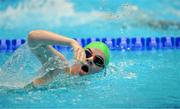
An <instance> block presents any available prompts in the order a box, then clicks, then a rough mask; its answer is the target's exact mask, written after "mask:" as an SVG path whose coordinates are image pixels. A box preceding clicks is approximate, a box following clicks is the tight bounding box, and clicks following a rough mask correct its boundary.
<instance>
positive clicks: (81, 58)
mask: <svg viewBox="0 0 180 109" xmlns="http://www.w3.org/2000/svg"><path fill="white" fill-rule="evenodd" d="M75 57H76V59H77V60H78V61H80V62H83V63H84V62H85V52H84V49H83V48H78V49H77V50H76V51H75Z"/></svg>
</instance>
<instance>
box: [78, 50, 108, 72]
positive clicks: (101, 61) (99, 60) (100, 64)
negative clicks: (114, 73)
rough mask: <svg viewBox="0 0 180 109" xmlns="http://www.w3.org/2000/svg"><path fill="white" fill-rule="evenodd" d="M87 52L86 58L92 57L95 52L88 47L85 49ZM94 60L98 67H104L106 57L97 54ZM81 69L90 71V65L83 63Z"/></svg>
mask: <svg viewBox="0 0 180 109" xmlns="http://www.w3.org/2000/svg"><path fill="white" fill-rule="evenodd" d="M85 54H86V58H90V57H92V56H93V52H92V51H91V49H89V48H87V49H85ZM93 62H94V64H95V65H97V66H98V67H104V59H103V58H102V57H101V56H99V55H95V56H93ZM81 69H82V70H83V71H84V72H88V71H89V67H88V66H87V65H83V66H82V67H81Z"/></svg>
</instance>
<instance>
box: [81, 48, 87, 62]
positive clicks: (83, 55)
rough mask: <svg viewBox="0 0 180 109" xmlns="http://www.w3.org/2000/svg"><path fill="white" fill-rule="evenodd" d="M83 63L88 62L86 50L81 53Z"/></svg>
mask: <svg viewBox="0 0 180 109" xmlns="http://www.w3.org/2000/svg"><path fill="white" fill-rule="evenodd" d="M80 60H81V62H83V63H85V61H86V55H85V51H84V49H83V50H82V51H81V57H80Z"/></svg>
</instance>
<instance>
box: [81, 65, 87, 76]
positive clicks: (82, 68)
mask: <svg viewBox="0 0 180 109" xmlns="http://www.w3.org/2000/svg"><path fill="white" fill-rule="evenodd" d="M88 72H89V67H88V65H86V64H85V65H83V66H81V70H80V75H84V74H87V73H88Z"/></svg>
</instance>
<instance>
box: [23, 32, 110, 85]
mask: <svg viewBox="0 0 180 109" xmlns="http://www.w3.org/2000/svg"><path fill="white" fill-rule="evenodd" d="M56 44H59V45H67V46H71V47H72V48H73V50H74V57H75V59H76V60H77V61H78V62H79V63H75V64H74V65H72V66H71V67H68V66H67V67H65V68H64V70H63V71H65V72H67V73H70V74H71V75H76V74H79V75H85V74H91V73H97V72H100V71H101V70H102V69H104V67H105V66H107V65H108V64H109V59H110V51H109V48H108V47H107V45H106V44H104V43H103V42H91V43H90V44H88V45H87V46H85V48H83V47H81V45H80V44H79V43H78V42H77V41H76V40H74V39H71V38H68V37H65V36H62V35H58V34H55V33H52V32H48V31H44V30H35V31H32V32H30V33H29V36H28V45H29V47H30V49H31V51H32V52H33V53H34V54H35V55H36V57H37V58H38V59H39V60H40V62H41V64H42V66H43V67H45V66H44V64H45V63H46V62H47V61H48V59H49V58H51V57H52V56H58V57H59V59H61V60H62V61H63V62H65V63H67V61H66V58H65V56H64V55H63V54H62V53H61V52H59V51H57V50H56V49H54V48H53V47H52V45H56ZM59 72H62V69H58V68H56V69H53V70H50V71H49V72H48V73H46V74H45V75H44V76H42V77H40V78H37V79H35V80H33V81H32V82H31V83H30V84H28V85H26V86H25V87H32V88H34V87H36V86H38V85H43V84H46V83H48V82H50V81H52V80H53V78H54V77H56V76H57V75H58V74H59Z"/></svg>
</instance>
